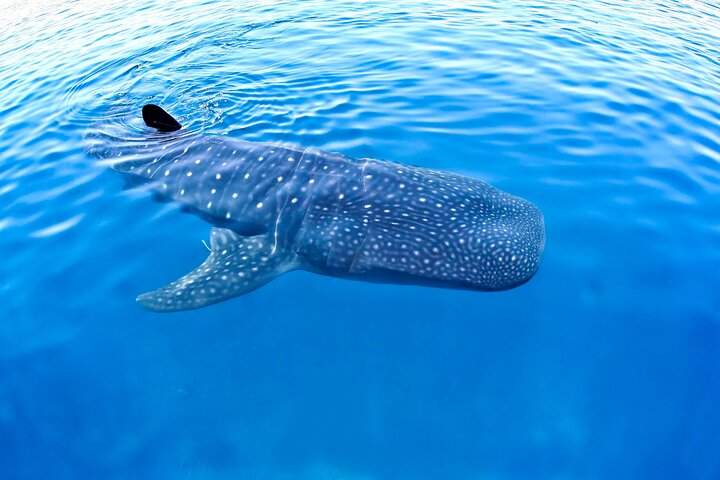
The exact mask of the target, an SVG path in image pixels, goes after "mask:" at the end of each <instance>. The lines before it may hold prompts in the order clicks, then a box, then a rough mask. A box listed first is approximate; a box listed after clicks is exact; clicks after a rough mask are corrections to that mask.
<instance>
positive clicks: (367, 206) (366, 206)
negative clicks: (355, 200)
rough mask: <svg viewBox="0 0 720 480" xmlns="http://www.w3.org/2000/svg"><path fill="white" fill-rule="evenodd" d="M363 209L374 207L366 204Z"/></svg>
mask: <svg viewBox="0 0 720 480" xmlns="http://www.w3.org/2000/svg"><path fill="white" fill-rule="evenodd" d="M363 207H365V208H370V207H372V205H370V204H369V203H366V204H365V205H363Z"/></svg>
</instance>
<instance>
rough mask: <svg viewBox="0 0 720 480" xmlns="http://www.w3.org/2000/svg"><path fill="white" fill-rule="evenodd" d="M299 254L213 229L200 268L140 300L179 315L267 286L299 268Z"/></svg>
mask: <svg viewBox="0 0 720 480" xmlns="http://www.w3.org/2000/svg"><path fill="white" fill-rule="evenodd" d="M296 257H297V256H296V255H295V254H294V253H292V252H287V251H284V250H280V249H277V248H275V245H274V243H273V241H272V238H270V237H268V236H267V235H258V236H255V237H242V236H240V235H238V234H236V233H234V232H233V231H231V230H227V229H224V228H213V229H212V231H211V235H210V255H208V257H207V259H206V260H205V262H204V263H203V264H202V265H200V266H199V267H198V268H196V269H195V270H193V271H192V272H190V273H188V274H187V275H185V276H184V277H182V278H180V279H178V280H175V281H174V282H172V283H169V284H168V285H165V286H164V287H162V288H159V289H158V290H155V291H153V292H149V293H144V294H142V295H140V296H139V297H138V298H137V301H138V303H140V305H142V306H143V307H145V308H147V309H148V310H152V311H155V312H177V311H181V310H192V309H194V308H200V307H205V306H207V305H212V304H213V303H218V302H222V301H223V300H228V299H230V298H233V297H237V296H239V295H244V294H246V293H248V292H251V291H252V290H255V289H256V288H258V287H261V286H262V285H265V284H266V283H268V282H269V281H271V280H272V279H273V278H275V277H277V276H278V275H281V274H282V273H285V272H287V271H289V270H292V269H294V268H295V267H296V263H297V262H296Z"/></svg>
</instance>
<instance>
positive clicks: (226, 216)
mask: <svg viewBox="0 0 720 480" xmlns="http://www.w3.org/2000/svg"><path fill="white" fill-rule="evenodd" d="M225 218H227V219H228V220H230V212H227V213H226V214H225Z"/></svg>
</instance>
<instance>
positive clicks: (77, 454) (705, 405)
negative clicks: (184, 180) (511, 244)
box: [0, 0, 720, 480]
mask: <svg viewBox="0 0 720 480" xmlns="http://www.w3.org/2000/svg"><path fill="white" fill-rule="evenodd" d="M1 11H2V14H0V251H2V252H3V257H2V262H0V478H3V479H36V478H38V479H39V478H42V479H47V478H52V479H96V478H106V479H128V478H137V479H168V478H183V479H229V478H233V479H236V478H254V479H301V480H320V479H347V480H360V479H363V480H365V479H374V480H375V479H376V480H386V479H387V480H390V479H392V480H396V479H478V478H483V479H501V478H508V479H525V478H526V479H536V478H553V479H569V478H573V479H575V478H577V479H607V478H613V479H638V478H647V479H665V478H667V479H678V478H682V479H717V478H720V454H719V453H718V452H720V385H719V384H718V383H719V382H718V380H719V379H720V294H719V290H720V100H719V98H720V61H719V60H718V59H719V58H720V8H718V7H717V6H716V5H714V2H712V1H702V0H685V1H680V0H635V1H627V2H606V1H590V2H572V3H571V2H563V1H559V0H550V1H545V2H525V1H519V0H518V1H515V0H511V1H500V0H497V1H483V2H447V3H446V2H420V1H418V2H376V1H368V2H350V1H346V2H341V1H332V2H321V1H317V2H311V1H308V2H278V1H269V2H252V1H242V2H205V3H200V2H189V1H179V2H162V3H148V2H139V1H128V2H123V3H122V4H119V3H117V2H110V1H98V2H89V1H79V2H73V3H67V2H62V1H45V0H42V1H37V2H16V1H10V2H4V3H3V6H2V10H1ZM145 103H157V104H160V105H162V106H163V107H164V108H166V109H167V110H168V111H170V112H171V113H173V114H174V115H175V116H177V117H178V118H179V119H180V121H181V122H182V123H183V124H184V125H185V126H186V127H188V128H191V129H193V130H195V131H200V132H206V133H208V134H219V135H227V136H228V137H233V138H242V139H246V140H252V141H276V142H295V143H299V144H302V145H306V146H315V147H319V148H322V149H324V150H329V151H339V152H342V153H344V154H346V155H349V156H354V157H375V158H382V159H388V160H393V161H397V162H402V163H407V164H413V165H419V166H423V167H430V168H437V169H445V170H451V171H454V172H459V173H462V174H465V175H469V176H473V177H477V178H481V179H483V180H486V181H488V182H490V183H492V184H493V185H495V186H497V187H499V188H501V189H503V190H505V191H508V192H510V193H513V194H516V195H519V196H521V197H524V198H527V199H528V200H530V201H532V202H533V203H535V204H536V205H538V206H539V207H540V208H541V209H542V210H543V212H544V214H545V221H546V228H547V238H548V239H547V246H546V250H545V255H544V258H543V261H542V264H541V267H540V270H539V272H538V274H537V275H536V276H535V277H534V278H533V279H532V280H531V281H530V282H529V283H527V284H526V285H523V286H521V287H519V288H517V289H514V290H510V291H507V292H499V293H478V292H468V291H455V290H443V289H432V288H421V287H409V286H397V285H382V284H365V283H360V282H351V281H347V280H339V279H333V278H328V277H320V276H315V275H312V274H310V273H304V272H292V273H289V274H287V275H285V276H283V277H280V278H279V279H277V280H275V281H273V282H272V283H270V284H268V285H267V286H265V287H263V288H261V289H259V290H257V291H255V292H253V293H251V294H249V295H247V296H245V297H241V298H238V299H235V300H232V301H229V302H225V303H222V304H219V305H216V306H213V307H209V308H206V309H202V310H197V311H191V312H185V313H177V314H168V315H159V314H153V313H150V312H146V311H143V310H142V309H140V308H139V307H138V306H137V305H136V304H135V302H134V299H135V296H136V295H137V294H139V293H142V292H146V291H148V290H152V289H154V288H157V287H158V286H161V285H163V284H165V283H167V282H169V281H171V280H173V279H175V278H177V277H179V276H181V275H182V274H184V273H186V272H187V271H189V270H191V269H192V268H194V267H195V266H196V265H198V264H199V263H201V262H202V260H203V259H204V258H205V256H206V253H207V252H206V250H205V248H204V247H203V245H202V240H206V239H207V237H208V232H209V228H208V225H207V224H206V223H204V222H203V221H202V220H200V219H198V218H196V217H194V216H192V215H187V214H183V213H181V212H180V211H179V209H178V208H177V207H176V206H174V205H172V204H161V203H157V202H154V201H153V200H152V198H151V197H150V196H149V195H148V194H147V193H144V192H139V191H133V190H123V188H122V181H121V179H120V178H118V176H117V175H116V174H114V173H112V172H110V171H109V170H108V168H107V167H106V166H105V165H99V164H98V163H97V162H96V161H94V160H93V159H91V158H89V157H88V156H87V155H86V154H85V152H84V150H83V136H84V135H85V134H86V132H87V131H88V129H89V128H91V126H92V125H93V124H96V123H97V122H106V123H107V122H110V123H112V122H117V124H118V125H119V126H121V127H122V128H125V129H127V131H128V132H132V133H133V134H135V135H137V134H139V133H141V132H143V131H144V127H143V126H142V121H141V119H140V108H141V107H142V106H143V105H144V104H145Z"/></svg>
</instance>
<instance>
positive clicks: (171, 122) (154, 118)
mask: <svg viewBox="0 0 720 480" xmlns="http://www.w3.org/2000/svg"><path fill="white" fill-rule="evenodd" d="M142 117H143V120H145V125H147V126H148V127H152V128H157V129H158V131H160V132H174V131H176V130H180V129H181V128H182V125H180V122H178V121H177V120H175V119H174V118H173V117H172V115H170V114H169V113H167V112H166V111H165V110H163V109H162V108H160V107H158V106H157V105H153V104H152V103H148V104H147V105H145V106H144V107H143V109H142Z"/></svg>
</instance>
